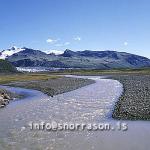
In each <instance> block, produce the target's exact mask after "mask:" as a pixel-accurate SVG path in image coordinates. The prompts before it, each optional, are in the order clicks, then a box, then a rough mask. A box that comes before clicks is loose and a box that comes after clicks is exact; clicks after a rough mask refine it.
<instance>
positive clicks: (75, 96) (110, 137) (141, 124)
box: [0, 76, 150, 150]
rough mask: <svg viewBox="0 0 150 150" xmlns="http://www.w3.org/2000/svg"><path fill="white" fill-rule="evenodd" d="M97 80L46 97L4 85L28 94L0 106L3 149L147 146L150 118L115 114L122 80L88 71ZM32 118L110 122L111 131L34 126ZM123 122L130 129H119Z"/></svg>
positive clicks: (143, 149) (127, 149) (142, 149)
mask: <svg viewBox="0 0 150 150" xmlns="http://www.w3.org/2000/svg"><path fill="white" fill-rule="evenodd" d="M81 78H89V79H93V80H95V81H96V82H95V83H94V84H91V85H88V86H85V87H82V88H79V89H77V90H74V91H71V92H67V93H64V94H59V95H57V96H54V97H53V98H52V97H48V96H47V95H45V94H43V93H41V92H39V91H36V90H27V89H22V88H12V87H5V88H6V89H8V90H10V91H15V92H16V93H23V94H25V95H26V96H27V97H26V98H24V99H22V100H16V101H13V102H11V103H10V104H9V105H8V106H7V107H5V108H3V109H0V150H147V149H149V147H150V142H149V139H150V122H148V121H117V120H114V119H112V118H111V114H112V111H113V108H114V104H115V102H116V101H117V100H118V97H119V96H120V94H121V93H122V91H123V89H122V85H121V84H120V83H119V82H118V81H115V80H110V79H103V78H102V77H98V76H93V77H90V76H88V77H87V76H84V77H81ZM31 122H32V123H41V122H44V123H53V124H54V125H56V123H60V124H65V123H66V124H69V123H70V124H75V123H77V124H86V125H89V124H96V125H97V124H106V123H107V124H110V125H111V127H113V128H111V130H97V131H94V130H89V129H87V130H86V129H85V130H83V131H82V130H73V131H71V130H66V131H64V130H63V131H60V130H59V131H51V130H36V129H34V130H31V127H30V126H29V124H31ZM120 124H125V125H126V126H127V127H128V129H127V130H125V131H124V130H122V129H121V130H119V129H118V125H120Z"/></svg>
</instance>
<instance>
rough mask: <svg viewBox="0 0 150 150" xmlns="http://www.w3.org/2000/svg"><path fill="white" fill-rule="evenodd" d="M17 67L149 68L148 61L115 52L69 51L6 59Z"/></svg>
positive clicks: (28, 51) (25, 52) (24, 52)
mask: <svg viewBox="0 0 150 150" xmlns="http://www.w3.org/2000/svg"><path fill="white" fill-rule="evenodd" d="M7 60H8V61H10V62H11V63H12V64H14V65H15V66H17V67H39V66H40V67H57V68H95V69H112V68H141V67H150V59H148V58H146V57H142V56H138V55H134V54H129V53H125V52H117V51H109V50H107V51H90V50H85V51H77V52H74V51H71V50H68V49H67V50H66V51H65V52H64V53H63V54H61V55H54V54H49V55H48V54H46V53H44V52H42V51H40V50H33V49H29V48H24V50H22V51H20V52H18V53H15V54H13V55H11V56H8V57H7Z"/></svg>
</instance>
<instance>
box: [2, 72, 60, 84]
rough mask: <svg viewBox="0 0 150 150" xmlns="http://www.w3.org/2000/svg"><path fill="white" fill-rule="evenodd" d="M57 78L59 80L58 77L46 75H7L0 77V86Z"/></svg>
mask: <svg viewBox="0 0 150 150" xmlns="http://www.w3.org/2000/svg"><path fill="white" fill-rule="evenodd" d="M57 78H60V76H55V75H48V74H11V75H10V74H8V75H0V84H6V83H10V82H19V81H41V80H49V79H57Z"/></svg>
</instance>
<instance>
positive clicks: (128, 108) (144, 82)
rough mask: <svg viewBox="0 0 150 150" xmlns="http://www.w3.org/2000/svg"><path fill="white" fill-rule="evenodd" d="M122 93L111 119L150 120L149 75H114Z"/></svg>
mask: <svg viewBox="0 0 150 150" xmlns="http://www.w3.org/2000/svg"><path fill="white" fill-rule="evenodd" d="M112 78H113V79H115V80H118V81H119V82H120V83H122V84H123V88H124V92H123V93H122V96H121V97H120V98H119V101H118V102H117V103H116V105H115V108H114V112H113V118H115V119H125V120H150V75H115V76H113V77H112Z"/></svg>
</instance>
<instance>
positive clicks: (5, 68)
mask: <svg viewBox="0 0 150 150" xmlns="http://www.w3.org/2000/svg"><path fill="white" fill-rule="evenodd" d="M13 72H17V69H16V68H15V67H14V66H13V65H12V64H11V63H9V62H8V61H6V60H2V59H0V73H13Z"/></svg>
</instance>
